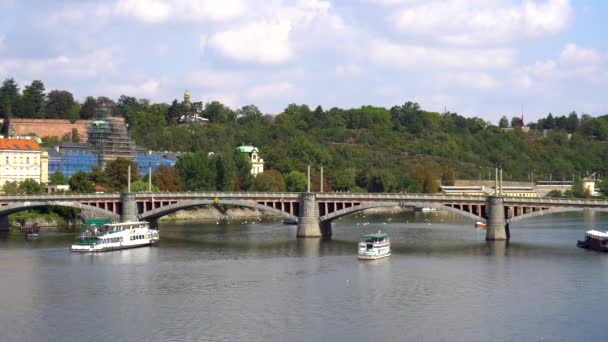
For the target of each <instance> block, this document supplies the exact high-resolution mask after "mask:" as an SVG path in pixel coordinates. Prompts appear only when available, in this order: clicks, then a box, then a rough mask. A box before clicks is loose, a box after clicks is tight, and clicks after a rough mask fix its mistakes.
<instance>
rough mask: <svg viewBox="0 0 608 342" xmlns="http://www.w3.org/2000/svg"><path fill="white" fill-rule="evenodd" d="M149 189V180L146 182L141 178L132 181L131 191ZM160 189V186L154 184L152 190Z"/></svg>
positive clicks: (145, 190)
mask: <svg viewBox="0 0 608 342" xmlns="http://www.w3.org/2000/svg"><path fill="white" fill-rule="evenodd" d="M147 191H148V182H144V181H143V180H141V179H138V180H136V181H135V182H133V183H131V192H147ZM157 191H159V188H158V187H157V186H156V185H154V184H152V192H157Z"/></svg>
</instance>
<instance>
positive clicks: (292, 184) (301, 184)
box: [285, 171, 306, 192]
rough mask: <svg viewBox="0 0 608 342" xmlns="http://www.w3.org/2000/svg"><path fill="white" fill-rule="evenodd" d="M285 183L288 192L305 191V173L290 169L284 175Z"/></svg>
mask: <svg viewBox="0 0 608 342" xmlns="http://www.w3.org/2000/svg"><path fill="white" fill-rule="evenodd" d="M285 185H286V187H287V191H289V192H304V191H306V175H305V174H304V173H303V172H300V171H291V172H290V173H288V174H287V175H286V176H285Z"/></svg>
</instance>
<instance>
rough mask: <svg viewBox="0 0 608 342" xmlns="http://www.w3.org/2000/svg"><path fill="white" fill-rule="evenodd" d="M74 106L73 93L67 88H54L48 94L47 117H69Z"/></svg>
mask: <svg viewBox="0 0 608 342" xmlns="http://www.w3.org/2000/svg"><path fill="white" fill-rule="evenodd" d="M73 106H74V97H73V96H72V93H70V92H69V91H65V90H52V91H51V92H49V93H48V95H47V96H46V118H47V119H68V118H69V117H70V114H71V111H72V107H73Z"/></svg>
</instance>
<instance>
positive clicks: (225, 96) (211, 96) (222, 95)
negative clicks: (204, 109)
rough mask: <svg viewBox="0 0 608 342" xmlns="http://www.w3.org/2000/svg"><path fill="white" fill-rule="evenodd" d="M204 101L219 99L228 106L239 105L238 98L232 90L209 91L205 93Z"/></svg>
mask: <svg viewBox="0 0 608 342" xmlns="http://www.w3.org/2000/svg"><path fill="white" fill-rule="evenodd" d="M202 101H203V102H212V101H219V102H221V103H223V104H224V105H226V106H228V107H232V108H235V107H237V106H238V98H237V96H236V95H235V94H234V93H232V92H209V93H204V94H203V98H202Z"/></svg>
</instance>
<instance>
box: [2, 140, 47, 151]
mask: <svg viewBox="0 0 608 342" xmlns="http://www.w3.org/2000/svg"><path fill="white" fill-rule="evenodd" d="M0 150H20V151H40V146H38V143H37V142H36V140H34V139H10V138H6V139H4V138H3V139H0Z"/></svg>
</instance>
